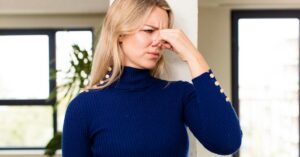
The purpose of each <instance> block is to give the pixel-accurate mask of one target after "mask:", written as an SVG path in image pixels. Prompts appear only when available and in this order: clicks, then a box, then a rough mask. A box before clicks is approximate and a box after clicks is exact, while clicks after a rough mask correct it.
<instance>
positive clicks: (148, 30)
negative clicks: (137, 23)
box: [143, 29, 154, 33]
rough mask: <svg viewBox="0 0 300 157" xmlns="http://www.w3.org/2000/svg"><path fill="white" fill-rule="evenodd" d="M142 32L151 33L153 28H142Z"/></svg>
mask: <svg viewBox="0 0 300 157" xmlns="http://www.w3.org/2000/svg"><path fill="white" fill-rule="evenodd" d="M143 31H144V32H147V33H152V32H153V31H154V30H152V29H145V30H143Z"/></svg>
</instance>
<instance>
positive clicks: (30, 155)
mask: <svg viewBox="0 0 300 157" xmlns="http://www.w3.org/2000/svg"><path fill="white" fill-rule="evenodd" d="M0 157H48V156H46V155H44V150H1V151H0ZM53 157H61V150H58V151H57V152H56V155H55V156H53Z"/></svg>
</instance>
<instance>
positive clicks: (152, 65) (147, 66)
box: [143, 63, 156, 69]
mask: <svg viewBox="0 0 300 157" xmlns="http://www.w3.org/2000/svg"><path fill="white" fill-rule="evenodd" d="M155 66H156V63H149V64H144V65H143V67H144V68H145V69H153V68H154V67H155Z"/></svg>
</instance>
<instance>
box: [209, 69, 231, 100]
mask: <svg viewBox="0 0 300 157" xmlns="http://www.w3.org/2000/svg"><path fill="white" fill-rule="evenodd" d="M209 72H210V74H209V77H210V78H215V75H214V74H213V73H212V70H209ZM215 86H220V83H219V82H218V81H217V80H216V81H215ZM220 93H223V94H224V89H223V88H221V86H220ZM225 100H226V101H227V102H229V101H230V99H229V98H228V97H227V96H226V99H225Z"/></svg>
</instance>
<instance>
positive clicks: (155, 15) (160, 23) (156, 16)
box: [145, 7, 169, 28]
mask: <svg viewBox="0 0 300 157" xmlns="http://www.w3.org/2000/svg"><path fill="white" fill-rule="evenodd" d="M168 23H169V17H168V13H167V11H166V10H164V9H161V8H159V7H155V8H154V9H153V10H152V12H151V13H150V15H149V17H148V19H147V20H146V23H145V25H151V26H155V27H159V28H167V27H168Z"/></svg>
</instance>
